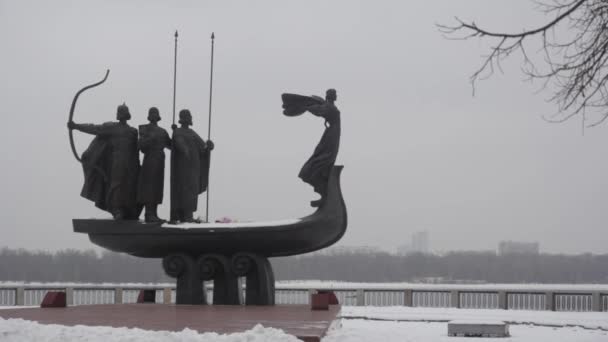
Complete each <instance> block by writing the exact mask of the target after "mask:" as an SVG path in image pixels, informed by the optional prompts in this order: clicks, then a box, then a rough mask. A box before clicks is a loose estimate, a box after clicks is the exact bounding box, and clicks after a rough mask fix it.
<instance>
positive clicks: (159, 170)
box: [137, 107, 171, 222]
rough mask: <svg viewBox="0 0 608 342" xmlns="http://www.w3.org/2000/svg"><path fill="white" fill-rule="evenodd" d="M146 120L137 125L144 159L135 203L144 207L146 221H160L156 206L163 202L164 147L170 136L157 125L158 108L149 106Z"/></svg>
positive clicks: (169, 141)
mask: <svg viewBox="0 0 608 342" xmlns="http://www.w3.org/2000/svg"><path fill="white" fill-rule="evenodd" d="M148 121H150V123H149V124H147V125H141V126H139V150H140V151H141V152H142V153H143V154H144V161H143V163H142V165H141V169H140V172H139V180H138V185H137V203H138V204H140V205H143V206H144V207H145V208H146V213H145V220H146V222H162V221H164V220H162V219H160V218H159V217H158V213H157V208H158V205H159V204H161V203H162V202H163V188H164V185H165V151H164V149H165V148H169V149H170V148H171V138H169V134H167V131H165V130H164V129H163V128H161V127H159V126H158V121H160V114H159V112H158V108H156V107H152V108H150V110H149V111H148Z"/></svg>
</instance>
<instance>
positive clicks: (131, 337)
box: [0, 307, 608, 342]
mask: <svg viewBox="0 0 608 342" xmlns="http://www.w3.org/2000/svg"><path fill="white" fill-rule="evenodd" d="M340 317H341V319H339V320H338V321H337V324H335V327H334V329H332V330H331V331H330V332H329V333H328V335H327V336H326V337H325V338H324V339H323V342H359V341H366V342H367V341H382V342H393V341H395V342H396V341H399V342H434V341H453V342H489V341H501V342H503V341H504V342H507V341H508V342H537V341H560V342H575V341H576V342H606V341H608V315H606V313H605V312H596V313H577V312H546V311H542V312H537V311H503V310H465V309H433V308H406V307H343V308H342V312H341V315H340ZM355 317H358V318H355ZM455 319H458V320H467V321H476V320H477V321H487V320H489V319H491V320H500V321H507V322H511V323H512V324H511V326H510V329H509V330H510V333H511V337H509V338H504V339H486V338H463V337H448V336H447V321H449V320H455ZM0 341H3V342H4V341H6V342H17V341H19V342H20V341H66V342H76V341H89V342H102V341H103V342H105V341H124V342H139V341H142V342H143V341H152V342H154V341H186V342H198V341H200V342H240V341H243V342H244V341H247V342H261V341H265V342H292V341H297V339H295V337H293V336H290V335H287V334H285V333H283V332H282V331H280V330H277V329H272V328H264V327H262V326H259V325H258V326H256V327H255V328H253V329H251V330H249V331H246V332H242V333H235V334H228V335H219V334H215V333H204V334H200V333H197V332H196V331H193V330H189V329H185V330H183V331H180V332H167V331H145V330H141V329H127V328H109V327H86V326H76V327H66V326H60V325H42V324H38V323H35V322H28V321H24V320H20V319H9V320H4V319H2V318H0Z"/></svg>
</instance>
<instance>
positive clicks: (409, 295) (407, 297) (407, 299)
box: [403, 290, 414, 306]
mask: <svg viewBox="0 0 608 342" xmlns="http://www.w3.org/2000/svg"><path fill="white" fill-rule="evenodd" d="M403 305H404V306H414V291H413V290H404V291H403Z"/></svg>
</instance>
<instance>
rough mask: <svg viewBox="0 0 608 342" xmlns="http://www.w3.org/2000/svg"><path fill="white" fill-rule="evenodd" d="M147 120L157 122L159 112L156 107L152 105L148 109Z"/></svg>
mask: <svg viewBox="0 0 608 342" xmlns="http://www.w3.org/2000/svg"><path fill="white" fill-rule="evenodd" d="M148 121H150V122H159V121H160V113H159V112H158V108H156V107H152V108H150V109H149V110H148Z"/></svg>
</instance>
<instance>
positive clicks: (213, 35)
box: [205, 32, 215, 222]
mask: <svg viewBox="0 0 608 342" xmlns="http://www.w3.org/2000/svg"><path fill="white" fill-rule="evenodd" d="M214 41H215V34H214V33H213V32H211V72H210V74H209V75H210V76H209V123H208V124H207V141H209V140H211V103H212V99H213V45H214ZM209 171H211V153H209ZM205 216H206V217H205V221H206V222H209V175H207V208H206V209H205Z"/></svg>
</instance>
